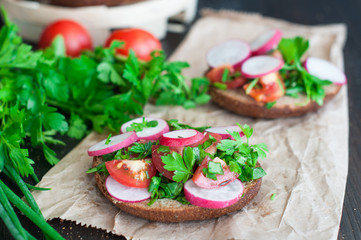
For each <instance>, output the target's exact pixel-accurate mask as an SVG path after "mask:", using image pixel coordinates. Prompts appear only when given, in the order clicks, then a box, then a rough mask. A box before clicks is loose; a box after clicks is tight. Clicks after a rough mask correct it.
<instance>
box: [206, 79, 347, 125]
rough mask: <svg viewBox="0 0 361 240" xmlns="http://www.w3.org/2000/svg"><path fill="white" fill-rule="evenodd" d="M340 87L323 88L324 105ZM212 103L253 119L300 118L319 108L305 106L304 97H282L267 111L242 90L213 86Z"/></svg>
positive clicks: (211, 88)
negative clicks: (222, 88) (324, 92)
mask: <svg viewBox="0 0 361 240" xmlns="http://www.w3.org/2000/svg"><path fill="white" fill-rule="evenodd" d="M341 87H342V86H340V85H335V84H332V85H329V86H326V87H325V91H326V96H325V98H324V104H323V105H325V104H326V103H327V102H329V101H330V100H331V99H332V98H333V97H334V96H335V95H336V94H337V93H338V92H339V91H340V89H341ZM209 94H210V95H211V97H212V101H213V102H214V103H216V104H218V105H219V106H221V107H222V108H225V109H227V110H229V111H232V112H235V113H237V114H239V115H243V116H250V117H255V118H286V117H296V116H301V115H304V114H306V113H309V112H313V111H316V110H317V109H319V108H320V107H322V106H319V105H318V104H317V103H316V102H314V101H309V102H308V103H307V104H304V103H306V102H307V99H306V96H301V97H300V98H292V97H288V96H283V97H281V98H280V99H279V100H277V103H276V104H275V105H274V106H273V107H272V108H270V109H267V108H266V107H265V105H264V103H261V102H257V101H255V100H254V99H253V98H252V97H250V96H248V95H246V93H245V92H244V90H243V89H241V88H238V89H228V90H221V89H218V88H215V87H213V86H211V87H210V89H209Z"/></svg>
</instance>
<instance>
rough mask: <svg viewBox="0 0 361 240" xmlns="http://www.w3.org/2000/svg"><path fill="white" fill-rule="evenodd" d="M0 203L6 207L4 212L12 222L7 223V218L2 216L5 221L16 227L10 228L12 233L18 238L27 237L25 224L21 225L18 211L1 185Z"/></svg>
mask: <svg viewBox="0 0 361 240" xmlns="http://www.w3.org/2000/svg"><path fill="white" fill-rule="evenodd" d="M0 181H1V180H0ZM0 203H1V204H0V205H1V206H2V208H3V209H4V213H3V214H6V216H8V219H9V220H10V221H11V222H8V223H6V222H5V220H4V219H3V218H2V219H3V221H4V222H5V224H6V225H7V226H10V227H13V228H15V229H12V230H11V229H9V230H11V231H10V232H11V234H13V236H14V237H17V238H18V239H26V237H25V229H24V228H23V226H22V225H21V223H20V221H19V219H18V218H17V216H16V213H15V211H14V209H13V207H12V206H11V204H10V202H9V199H8V198H7V197H6V194H5V192H4V191H3V189H2V187H0ZM0 211H1V210H0ZM1 212H2V211H1ZM8 224H9V225H8ZM14 234H15V235H14Z"/></svg>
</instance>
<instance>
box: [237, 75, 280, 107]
mask: <svg viewBox="0 0 361 240" xmlns="http://www.w3.org/2000/svg"><path fill="white" fill-rule="evenodd" d="M259 83H260V84H261V88H257V87H254V88H252V90H251V91H250V92H249V95H250V96H251V97H253V98H254V99H255V100H256V101H257V102H264V103H267V102H274V101H276V100H277V99H279V98H280V97H282V96H284V95H285V92H286V88H285V85H284V82H283V79H282V77H281V75H280V74H279V73H271V74H267V75H266V76H263V77H261V78H260V79H259ZM249 84H250V83H247V84H245V85H244V86H243V89H244V90H245V91H246V90H247V88H248V86H249Z"/></svg>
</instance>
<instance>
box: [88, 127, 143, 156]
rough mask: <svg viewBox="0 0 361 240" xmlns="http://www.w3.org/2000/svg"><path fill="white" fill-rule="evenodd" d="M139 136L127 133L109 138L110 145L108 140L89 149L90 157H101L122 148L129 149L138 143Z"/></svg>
mask: <svg viewBox="0 0 361 240" xmlns="http://www.w3.org/2000/svg"><path fill="white" fill-rule="evenodd" d="M138 139H139V138H138V136H137V134H135V132H127V133H123V134H120V135H116V136H113V137H111V138H109V143H108V144H106V141H107V139H105V140H103V141H101V142H98V143H97V144H95V145H93V146H91V147H90V148H89V149H88V155H89V156H101V155H105V154H108V153H111V152H114V151H117V150H119V149H121V148H124V147H128V146H129V145H131V144H133V143H134V142H136V141H138Z"/></svg>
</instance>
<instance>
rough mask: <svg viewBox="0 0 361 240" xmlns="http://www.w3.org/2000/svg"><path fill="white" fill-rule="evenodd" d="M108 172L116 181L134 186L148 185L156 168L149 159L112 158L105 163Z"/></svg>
mask: <svg viewBox="0 0 361 240" xmlns="http://www.w3.org/2000/svg"><path fill="white" fill-rule="evenodd" d="M105 166H106V168H107V170H108V172H109V174H110V176H112V177H113V178H114V179H115V180H116V181H117V182H119V183H121V184H123V185H125V186H128V187H135V188H147V187H149V184H150V180H151V178H152V177H153V176H155V174H156V173H157V170H156V169H155V167H154V165H153V164H152V161H151V159H150V158H149V159H140V160H113V161H108V162H106V163H105Z"/></svg>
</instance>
